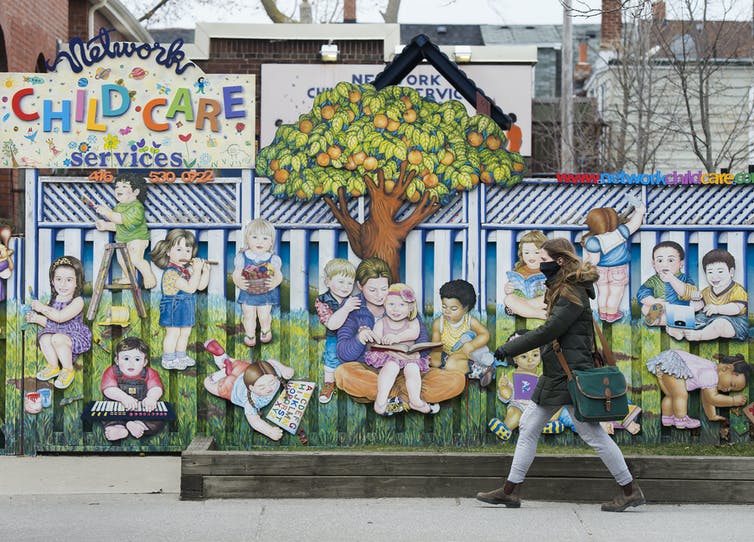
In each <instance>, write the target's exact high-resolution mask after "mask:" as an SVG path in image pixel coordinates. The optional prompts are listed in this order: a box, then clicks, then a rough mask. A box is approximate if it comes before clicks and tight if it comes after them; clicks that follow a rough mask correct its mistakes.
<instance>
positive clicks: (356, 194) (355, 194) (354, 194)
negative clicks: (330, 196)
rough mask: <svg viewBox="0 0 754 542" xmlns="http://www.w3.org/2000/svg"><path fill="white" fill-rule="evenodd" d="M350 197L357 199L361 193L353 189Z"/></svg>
mask: <svg viewBox="0 0 754 542" xmlns="http://www.w3.org/2000/svg"><path fill="white" fill-rule="evenodd" d="M351 195H352V196H353V197H354V198H358V197H359V196H360V195H361V191H360V190H357V189H356V188H354V189H353V190H351Z"/></svg>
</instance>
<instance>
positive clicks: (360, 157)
mask: <svg viewBox="0 0 754 542" xmlns="http://www.w3.org/2000/svg"><path fill="white" fill-rule="evenodd" d="M366 157H367V153H365V152H364V151H359V152H357V153H354V154H352V155H351V158H353V161H354V163H356V165H357V166H360V165H361V164H363V163H364V160H365V159H366Z"/></svg>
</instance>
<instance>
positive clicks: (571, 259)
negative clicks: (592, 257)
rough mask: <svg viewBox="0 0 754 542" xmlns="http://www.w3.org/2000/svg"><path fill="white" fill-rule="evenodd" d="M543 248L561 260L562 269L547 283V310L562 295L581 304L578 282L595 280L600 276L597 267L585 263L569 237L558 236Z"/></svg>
mask: <svg viewBox="0 0 754 542" xmlns="http://www.w3.org/2000/svg"><path fill="white" fill-rule="evenodd" d="M541 248H542V250H544V251H545V252H547V254H548V255H549V256H550V257H551V258H552V259H553V260H555V261H557V260H561V262H562V263H561V264H560V271H558V273H557V274H556V275H555V278H554V280H553V281H552V284H548V285H547V291H546V292H545V302H546V303H547V312H548V313H549V312H550V309H551V308H552V305H553V303H554V302H555V301H557V300H558V298H560V297H561V296H562V297H564V298H566V299H567V300H568V301H571V302H573V303H576V304H577V305H581V304H582V303H581V298H580V296H579V294H578V291H577V290H576V288H575V285H576V284H581V283H584V282H595V281H596V280H597V278H599V274H598V273H597V268H596V267H594V266H593V265H592V264H589V263H586V264H585V263H583V262H582V261H581V259H580V258H579V257H578V256H577V255H576V249H575V248H574V247H573V245H572V244H571V242H570V241H569V240H568V239H565V238H563V237H557V238H555V239H550V240H548V241H545V243H544V244H543V245H542V247H541Z"/></svg>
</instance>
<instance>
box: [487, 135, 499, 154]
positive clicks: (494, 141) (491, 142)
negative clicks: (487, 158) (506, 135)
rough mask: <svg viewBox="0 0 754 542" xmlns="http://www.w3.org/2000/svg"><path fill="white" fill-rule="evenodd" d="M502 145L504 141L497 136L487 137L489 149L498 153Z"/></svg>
mask: <svg viewBox="0 0 754 542" xmlns="http://www.w3.org/2000/svg"><path fill="white" fill-rule="evenodd" d="M501 143H502V140H501V139H500V138H499V137H497V136H496V135H488V136H487V148H488V149H489V150H491V151H496V150H498V149H499V148H500V144H501Z"/></svg>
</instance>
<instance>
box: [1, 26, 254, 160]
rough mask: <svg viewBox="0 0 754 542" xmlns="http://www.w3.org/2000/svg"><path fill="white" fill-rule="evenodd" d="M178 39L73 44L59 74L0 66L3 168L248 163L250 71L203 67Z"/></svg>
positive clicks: (58, 62) (59, 62) (58, 64)
mask: <svg viewBox="0 0 754 542" xmlns="http://www.w3.org/2000/svg"><path fill="white" fill-rule="evenodd" d="M181 45H182V42H181V40H177V41H176V42H174V43H173V44H171V45H170V46H168V47H165V46H162V45H160V44H134V43H114V42H110V40H109V31H107V30H104V29H103V30H101V31H100V33H99V34H98V35H97V36H95V37H94V38H92V39H91V40H89V41H87V42H82V41H81V40H79V39H75V40H72V41H71V42H70V43H69V44H68V50H65V51H61V52H60V53H59V54H58V56H57V57H56V59H55V60H54V61H53V62H51V63H48V68H50V69H54V70H55V71H54V72H50V73H44V74H38V73H35V74H31V73H6V74H0V167H2V168H77V169H80V168H94V169H100V168H123V169H127V168H139V169H181V168H186V169H190V168H203V169H206V168H251V167H253V165H254V127H255V121H254V111H255V101H254V93H255V86H254V85H255V81H254V76H253V75H218V74H205V73H203V72H202V71H201V70H200V69H199V68H198V67H197V66H196V65H194V64H192V63H190V62H184V61H183V58H184V55H183V52H182V51H181V50H180V47H181Z"/></svg>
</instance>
